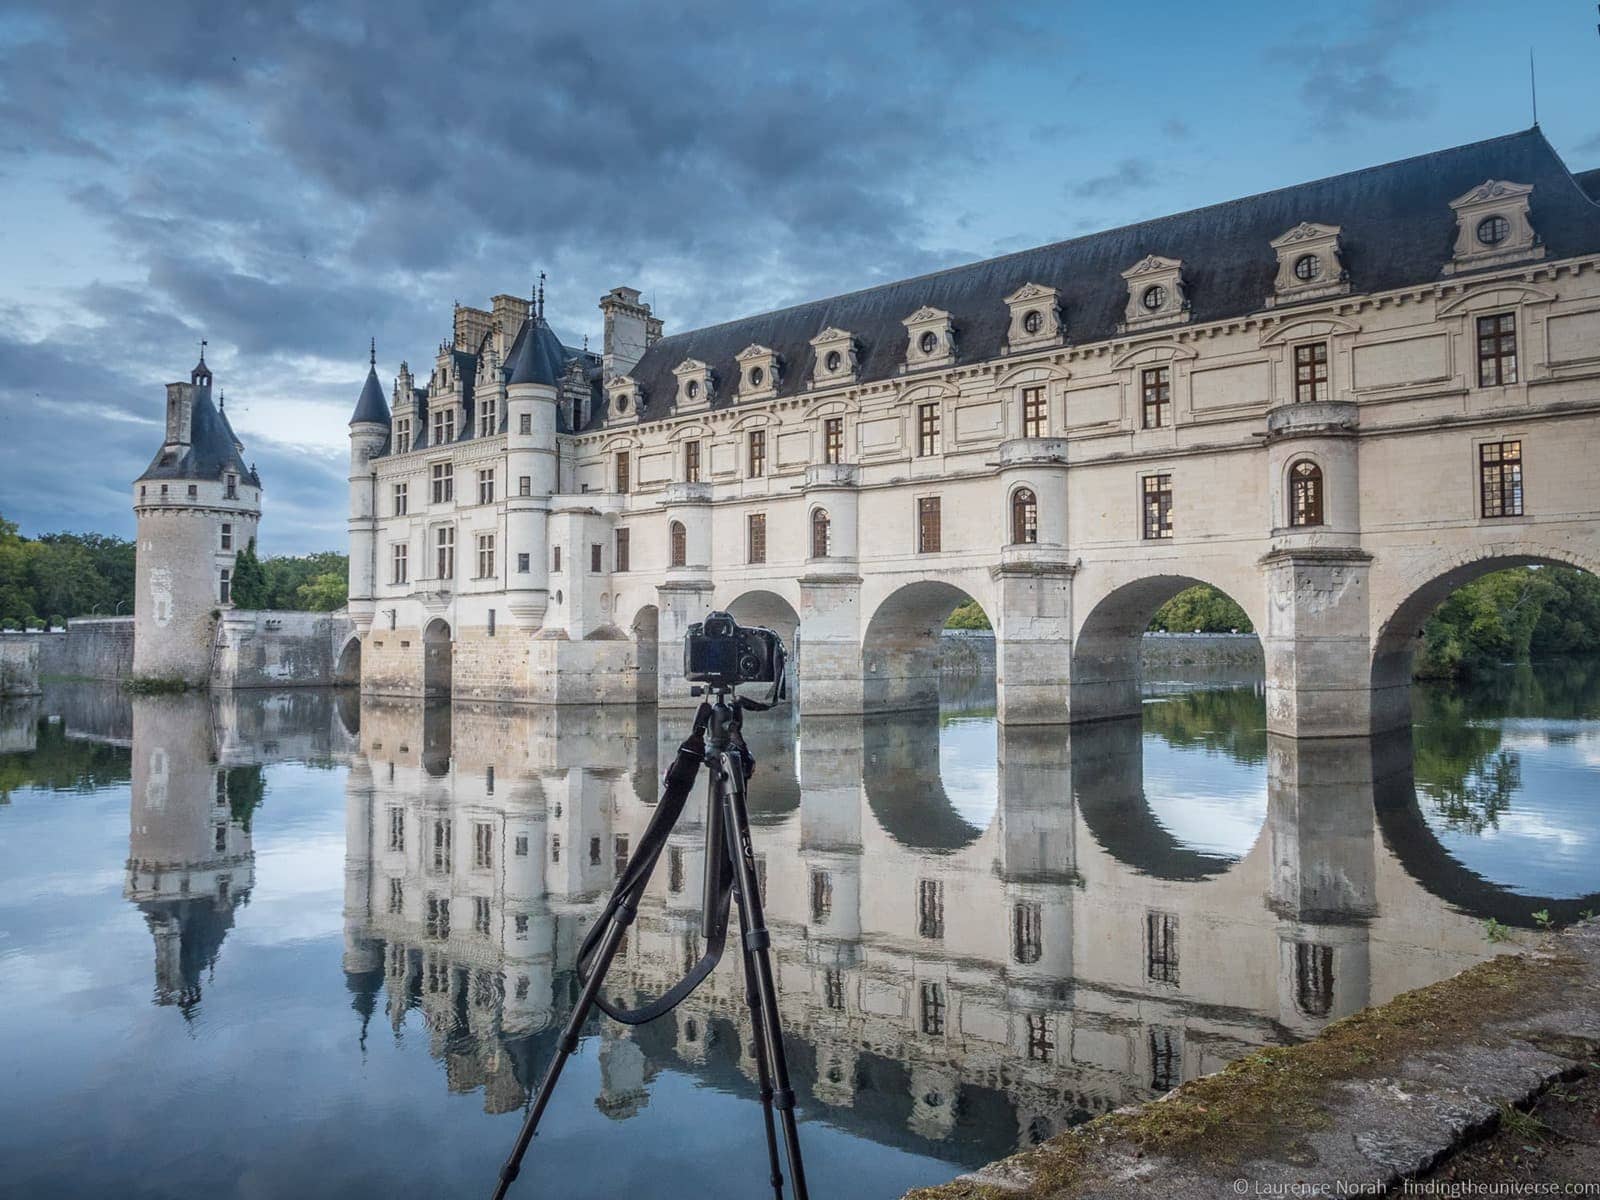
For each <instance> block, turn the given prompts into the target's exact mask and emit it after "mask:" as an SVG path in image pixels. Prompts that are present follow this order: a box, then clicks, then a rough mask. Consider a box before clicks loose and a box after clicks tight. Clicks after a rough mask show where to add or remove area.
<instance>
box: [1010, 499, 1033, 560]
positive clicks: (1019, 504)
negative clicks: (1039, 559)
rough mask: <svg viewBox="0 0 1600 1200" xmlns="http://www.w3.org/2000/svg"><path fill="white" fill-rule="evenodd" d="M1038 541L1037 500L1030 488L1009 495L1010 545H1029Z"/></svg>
mask: <svg viewBox="0 0 1600 1200" xmlns="http://www.w3.org/2000/svg"><path fill="white" fill-rule="evenodd" d="M1038 540H1039V498H1038V497H1037V496H1035V495H1034V494H1033V489H1032V488H1018V489H1017V490H1016V491H1014V492H1012V493H1011V544H1012V545H1013V546H1023V545H1031V544H1032V543H1034V542H1037V541H1038Z"/></svg>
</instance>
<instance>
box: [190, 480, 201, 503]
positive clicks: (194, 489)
mask: <svg viewBox="0 0 1600 1200" xmlns="http://www.w3.org/2000/svg"><path fill="white" fill-rule="evenodd" d="M199 495H200V485H199V484H198V483H191V484H190V485H189V499H191V500H194V499H197V498H198V497H199Z"/></svg>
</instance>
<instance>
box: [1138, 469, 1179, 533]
mask: <svg viewBox="0 0 1600 1200" xmlns="http://www.w3.org/2000/svg"><path fill="white" fill-rule="evenodd" d="M1144 536H1145V537H1146V538H1147V539H1151V540H1154V539H1159V538H1170V537H1171V536H1172V476H1171V475H1146V476H1145V477H1144Z"/></svg>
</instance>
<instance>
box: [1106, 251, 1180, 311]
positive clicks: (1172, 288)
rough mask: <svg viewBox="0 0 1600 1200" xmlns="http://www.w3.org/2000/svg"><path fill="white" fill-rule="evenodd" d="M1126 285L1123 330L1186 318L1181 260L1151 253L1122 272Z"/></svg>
mask: <svg viewBox="0 0 1600 1200" xmlns="http://www.w3.org/2000/svg"><path fill="white" fill-rule="evenodd" d="M1122 278H1123V279H1124V280H1125V281H1126V282H1127V285H1128V304H1127V307H1126V309H1124V311H1123V319H1122V326H1123V329H1124V330H1136V329H1143V328H1146V327H1148V326H1152V325H1170V324H1173V323H1175V322H1179V321H1187V320H1188V319H1189V298H1188V297H1187V296H1186V295H1185V294H1184V290H1183V263H1181V262H1180V261H1179V260H1177V259H1175V258H1162V257H1161V256H1160V255H1159V254H1152V255H1149V256H1148V257H1146V258H1143V259H1141V260H1140V261H1139V262H1137V263H1135V264H1134V265H1133V266H1131V267H1129V268H1128V269H1127V270H1126V271H1124V272H1123V273H1122Z"/></svg>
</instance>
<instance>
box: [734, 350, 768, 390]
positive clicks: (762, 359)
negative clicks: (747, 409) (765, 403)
mask: <svg viewBox="0 0 1600 1200" xmlns="http://www.w3.org/2000/svg"><path fill="white" fill-rule="evenodd" d="M738 363H739V398H740V399H741V400H763V399H767V398H769V397H771V396H774V395H776V394H777V391H778V356H777V354H776V353H774V352H773V351H772V350H770V349H768V348H767V347H766V346H753V345H752V346H746V347H745V348H744V349H743V350H741V351H739V354H738Z"/></svg>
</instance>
